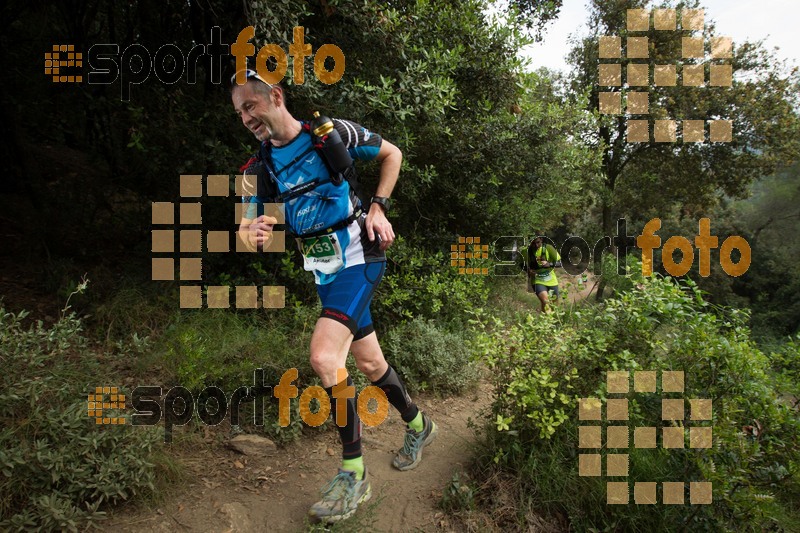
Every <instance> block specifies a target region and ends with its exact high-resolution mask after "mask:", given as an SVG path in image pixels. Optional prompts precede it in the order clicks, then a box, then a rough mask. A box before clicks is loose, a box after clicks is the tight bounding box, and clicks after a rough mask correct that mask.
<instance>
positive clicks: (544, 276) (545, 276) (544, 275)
mask: <svg viewBox="0 0 800 533" xmlns="http://www.w3.org/2000/svg"><path fill="white" fill-rule="evenodd" d="M551 279H553V271H552V270H548V271H546V272H537V273H536V281H550V280H551Z"/></svg>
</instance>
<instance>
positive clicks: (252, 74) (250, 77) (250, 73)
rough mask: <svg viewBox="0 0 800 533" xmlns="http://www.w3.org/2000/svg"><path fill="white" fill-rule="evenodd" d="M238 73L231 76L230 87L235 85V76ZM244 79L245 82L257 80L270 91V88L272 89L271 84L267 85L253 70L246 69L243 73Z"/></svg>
mask: <svg viewBox="0 0 800 533" xmlns="http://www.w3.org/2000/svg"><path fill="white" fill-rule="evenodd" d="M239 72H242V71H239ZM239 72H237V73H236V74H234V75H233V76H231V85H236V76H237V75H238V74H239ZM244 77H245V82H246V81H247V80H258V81H260V82H261V83H263V84H265V85H266V86H267V87H269V88H270V89H272V88H273V87H274V85H273V84H271V83H269V82H268V81H267V80H265V79H264V78H262V77H261V76H259V75H258V72H256V71H255V70H253V69H247V70H245V71H244Z"/></svg>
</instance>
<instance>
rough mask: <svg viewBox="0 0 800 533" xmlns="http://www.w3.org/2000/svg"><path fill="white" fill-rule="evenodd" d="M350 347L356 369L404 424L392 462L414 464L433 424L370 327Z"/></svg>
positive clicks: (404, 466)
mask: <svg viewBox="0 0 800 533" xmlns="http://www.w3.org/2000/svg"><path fill="white" fill-rule="evenodd" d="M370 326H371V324H370ZM370 329H371V327H370ZM359 331H363V330H359ZM350 349H351V351H352V352H353V357H354V358H355V360H356V366H357V367H358V369H359V370H360V371H362V372H363V373H364V374H365V375H366V376H367V377H368V378H369V380H370V381H371V382H372V384H373V385H374V386H376V387H378V388H380V389H381V390H382V391H383V392H384V393H385V394H386V398H387V399H388V400H389V403H390V404H392V407H394V408H395V409H397V411H398V412H399V413H400V417H401V418H402V419H403V421H404V422H405V423H406V424H407V425H408V429H407V430H406V436H405V440H404V445H403V449H402V450H400V452H399V453H398V454H397V456H396V457H395V458H394V460H393V461H392V464H393V465H394V467H395V468H397V469H399V470H411V469H412V468H416V466H417V465H418V464H419V462H420V461H421V460H422V448H424V447H425V446H427V445H428V444H430V443H431V442H433V439H434V438H435V437H436V431H437V428H436V424H435V423H434V422H433V421H432V420H430V419H429V418H428V417H426V416H425V415H424V414H423V413H422V411H420V410H419V408H418V407H417V405H416V404H415V403H414V402H412V401H411V397H410V396H409V395H408V392H407V391H406V387H405V384H404V383H403V381H402V380H401V379H400V376H398V375H397V372H395V371H394V369H393V368H392V367H391V366H389V363H387V362H386V359H385V358H384V356H383V351H382V350H381V347H380V344H379V343H378V337H377V335H375V332H374V331H373V332H370V333H369V334H368V335H366V336H365V337H362V338H360V339H358V340H356V341H353V344H352V346H351V347H350Z"/></svg>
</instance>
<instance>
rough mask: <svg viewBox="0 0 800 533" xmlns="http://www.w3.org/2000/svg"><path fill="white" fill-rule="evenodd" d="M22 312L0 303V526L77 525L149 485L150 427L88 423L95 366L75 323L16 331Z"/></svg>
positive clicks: (152, 461)
mask: <svg viewBox="0 0 800 533" xmlns="http://www.w3.org/2000/svg"><path fill="white" fill-rule="evenodd" d="M25 316H26V314H25V313H24V312H23V313H20V314H19V315H14V314H11V313H7V312H6V311H5V310H4V309H2V308H0V363H2V366H3V373H2V377H0V426H2V428H3V429H2V430H0V529H3V530H10V529H14V530H22V529H24V530H71V531H77V530H78V529H79V528H83V527H84V525H85V524H86V523H87V522H91V521H94V520H97V519H101V518H102V517H103V515H104V512H103V511H102V509H103V508H104V507H105V506H106V505H108V504H115V503H118V502H120V501H123V500H128V499H130V498H131V497H133V496H136V495H142V494H146V493H150V492H152V491H153V490H154V483H155V481H156V471H157V468H158V465H157V462H158V461H157V457H156V456H157V454H156V453H155V451H154V445H155V444H156V442H157V441H158V434H157V432H156V431H154V430H150V429H146V428H135V429H134V428H130V427H127V426H96V425H95V423H94V420H93V419H91V418H89V417H88V416H87V413H86V410H87V400H86V398H87V396H86V395H87V393H88V392H93V391H94V387H95V386H98V385H104V383H102V382H98V380H101V379H103V373H102V369H101V367H100V365H98V364H97V363H96V362H95V361H94V360H93V359H94V354H92V352H91V351H90V350H89V349H88V347H87V342H86V339H85V338H84V337H83V336H82V324H81V322H80V321H79V320H78V319H77V318H75V316H74V315H70V316H67V317H64V318H62V319H61V320H60V321H59V322H57V323H56V324H54V325H53V326H52V327H49V328H48V327H45V326H44V325H43V324H42V322H39V323H38V324H36V325H34V326H31V327H30V328H28V329H25V328H24V327H23V326H22V324H21V321H22V319H24V318H25Z"/></svg>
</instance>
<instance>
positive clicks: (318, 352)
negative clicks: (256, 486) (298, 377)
mask: <svg viewBox="0 0 800 533" xmlns="http://www.w3.org/2000/svg"><path fill="white" fill-rule="evenodd" d="M352 336H353V333H352V332H351V330H350V328H348V327H347V326H345V325H344V324H343V323H341V322H337V321H336V320H331V319H329V318H324V317H323V318H320V319H319V320H318V321H317V325H316V327H315V328H314V333H313V335H312V336H311V366H312V368H313V369H314V371H315V372H316V373H317V375H318V376H319V377H320V379H321V380H322V386H323V387H324V388H325V390H326V391H327V392H328V396H330V397H331V413H333V417H334V421H336V413H337V412H338V410H339V409H340V406H341V405H344V409H345V412H346V417H347V418H346V421H345V422H346V423H345V425H344V426H339V425H338V423H337V426H336V427H337V429H338V430H339V437H340V439H341V441H342V468H340V469H339V473H338V474H336V476H335V477H334V478H333V480H332V481H331V482H330V483H329V484H328V486H327V487H326V488H325V489H323V494H322V500H320V501H318V502H317V503H315V504H314V505H313V506H312V507H311V510H310V511H309V515H310V517H311V519H312V520H314V521H317V522H327V523H333V522H338V521H339V520H343V519H345V518H348V517H349V516H350V515H352V514H353V513H355V511H356V508H357V506H358V505H359V504H360V503H363V502H365V501H367V500H369V498H370V486H369V482H368V481H367V479H366V471H365V469H364V462H363V459H362V455H361V419H360V418H359V417H358V411H357V408H356V396H355V390H354V389H352V397H347V396H351V395H350V393H349V392H347V393H346V394H344V395H342V397H339V398H335V397H334V394H336V392H335V391H334V388H337V389H339V388H340V387H352V386H353V380H352V379H351V378H350V376H347V379H346V381H345V380H342V382H339V381H338V379H339V377H338V376H337V371H338V369H343V368H345V360H346V358H347V351H348V348H349V347H350V342H351V340H352ZM336 385H339V387H335V386H336ZM343 390H345V391H346V389H343Z"/></svg>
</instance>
